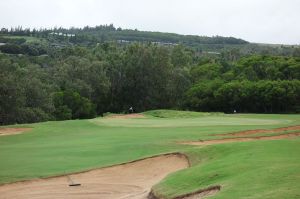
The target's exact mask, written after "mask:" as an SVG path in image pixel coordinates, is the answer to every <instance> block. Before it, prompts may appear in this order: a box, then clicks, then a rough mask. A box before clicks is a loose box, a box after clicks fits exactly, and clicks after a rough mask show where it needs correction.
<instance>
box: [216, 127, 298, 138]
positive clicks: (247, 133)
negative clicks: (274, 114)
mask: <svg viewBox="0 0 300 199" xmlns="http://www.w3.org/2000/svg"><path fill="white" fill-rule="evenodd" d="M291 130H300V126H289V127H283V128H277V129H256V130H248V131H240V132H234V133H227V134H217V135H215V136H244V135H254V134H262V133H276V132H283V131H291Z"/></svg>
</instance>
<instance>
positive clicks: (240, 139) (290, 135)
mask: <svg viewBox="0 0 300 199" xmlns="http://www.w3.org/2000/svg"><path fill="white" fill-rule="evenodd" d="M298 136H300V132H296V133H286V134H281V135H273V136H257V137H237V138H224V139H215V140H203V141H184V142H179V143H180V144H186V145H213V144H223V143H231V142H248V141H257V140H281V139H285V138H293V137H298Z"/></svg>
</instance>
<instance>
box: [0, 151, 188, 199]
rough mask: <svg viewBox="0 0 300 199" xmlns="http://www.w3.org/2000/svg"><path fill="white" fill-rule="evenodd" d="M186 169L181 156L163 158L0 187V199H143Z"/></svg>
mask: <svg viewBox="0 0 300 199" xmlns="http://www.w3.org/2000/svg"><path fill="white" fill-rule="evenodd" d="M188 166H189V163H188V160H187V158H186V157H185V156H184V155H181V154H169V155H162V156H157V157H152V158H147V159H144V160H139V161H135V162H131V163H127V164H122V165H117V166H112V167H108V168H102V169H95V170H92V171H87V172H83V173H78V174H72V175H69V177H70V178H71V180H72V181H73V182H74V183H80V184H81V186H73V187H72V186H69V184H70V180H69V179H68V176H61V177H53V178H48V179H37V180H29V181H25V182H17V183H12V184H6V185H2V186H0V198H1V199H4V198H5V199H8V198H14V199H21V198H22V199H27V198H28V199H29V198H30V199H36V198H39V199H40V198H42V199H45V198H47V199H48V198H49V199H57V198H59V199H65V198H72V199H73V198H75V199H77V198H84V199H86V198H89V199H93V198H97V199H99V198H101V199H115V198H118V199H146V198H147V196H148V194H149V192H150V189H151V187H152V186H153V185H154V184H156V183H158V182H159V181H161V180H162V179H163V178H164V177H165V176H166V175H168V174H169V173H172V172H175V171H177V170H180V169H184V168H187V167H188Z"/></svg>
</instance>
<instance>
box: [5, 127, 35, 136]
mask: <svg viewBox="0 0 300 199" xmlns="http://www.w3.org/2000/svg"><path fill="white" fill-rule="evenodd" d="M31 129H32V128H0V136H5V135H16V134H20V133H24V132H26V131H30V130H31Z"/></svg>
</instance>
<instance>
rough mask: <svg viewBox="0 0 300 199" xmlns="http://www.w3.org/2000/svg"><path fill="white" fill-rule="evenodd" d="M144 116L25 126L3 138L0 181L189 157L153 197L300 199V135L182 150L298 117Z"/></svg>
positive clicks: (294, 121) (298, 118)
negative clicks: (211, 190)
mask: <svg viewBox="0 0 300 199" xmlns="http://www.w3.org/2000/svg"><path fill="white" fill-rule="evenodd" d="M144 115H145V117H144V118H131V119H122V118H110V117H105V118H95V119H91V120H72V121H61V122H44V123H37V124H28V125H22V126H28V127H32V128H33V129H32V131H30V132H26V133H24V134H19V135H11V136H0V183H1V184H3V183H9V182H14V181H19V180H25V179H32V178H39V177H47V176H52V175H60V174H64V173H72V172H76V171H84V170H87V169H92V168H99V167H103V166H108V165H113V164H118V163H123V162H128V161H131V160H136V159H140V158H143V157H148V156H153V155H156V154H163V153H168V152H182V153H185V154H187V155H188V157H189V158H190V161H191V163H192V167H190V168H188V169H185V170H182V171H179V172H176V173H173V174H171V175H169V176H168V177H167V178H166V179H164V180H163V181H162V182H161V183H159V184H157V185H156V186H155V187H154V192H155V193H157V194H159V195H163V196H164V197H165V198H172V197H174V196H178V195H181V194H184V193H189V192H193V191H196V190H199V189H203V188H206V187H209V186H212V185H221V186H222V188H221V191H220V192H218V193H217V194H215V195H214V196H212V197H211V198H225V199H227V198H247V199H248V198H249V199H250V198H255V199H256V198H264V199H265V198H289V199H291V198H295V199H296V198H299V197H300V191H299V183H300V137H297V138H295V139H285V140H265V141H252V142H243V143H227V144H219V145H211V146H205V147H204V146H189V145H180V144H177V142H178V141H188V140H199V139H201V140H205V139H217V138H218V137H216V136H211V135H214V134H220V133H229V132H236V131H242V130H249V129H262V128H263V129H271V128H277V127H285V126H293V125H300V115H271V114H269V115H263V114H260V115H258V114H221V113H215V114H213V113H195V112H177V111H165V110H162V111H149V112H146V113H145V114H144ZM298 132H299V131H298ZM283 133H285V132H283ZM277 134H278V133H277ZM268 135H272V133H269V134H268ZM274 135H275V134H274Z"/></svg>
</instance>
